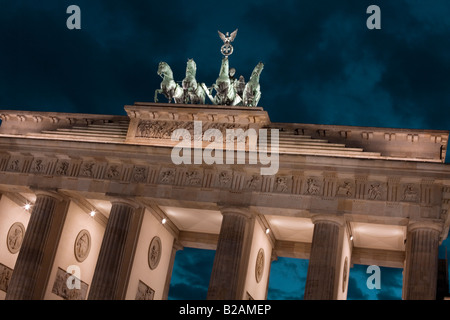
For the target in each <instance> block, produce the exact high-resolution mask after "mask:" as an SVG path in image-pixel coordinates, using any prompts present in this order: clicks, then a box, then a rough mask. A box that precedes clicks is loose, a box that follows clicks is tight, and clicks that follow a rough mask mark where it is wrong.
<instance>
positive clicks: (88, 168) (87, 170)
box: [81, 162, 95, 177]
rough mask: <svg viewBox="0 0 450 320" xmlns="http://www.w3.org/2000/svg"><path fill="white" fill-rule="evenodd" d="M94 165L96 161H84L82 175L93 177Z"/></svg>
mask: <svg viewBox="0 0 450 320" xmlns="http://www.w3.org/2000/svg"><path fill="white" fill-rule="evenodd" d="M94 165H95V163H94V162H88V163H83V167H82V168H81V175H82V176H85V177H92V176H93V175H94V172H93V171H92V170H93V169H94Z"/></svg>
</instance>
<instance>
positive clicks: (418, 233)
mask: <svg viewBox="0 0 450 320" xmlns="http://www.w3.org/2000/svg"><path fill="white" fill-rule="evenodd" d="M440 232H441V231H440V227H439V226H438V225H434V224H426V223H421V222H418V223H413V224H411V225H410V226H409V227H408V237H407V242H406V264H405V270H404V275H403V276H404V277H405V281H404V288H403V290H404V294H403V298H404V299H405V300H435V299H436V287H437V276H438V254H439V235H440Z"/></svg>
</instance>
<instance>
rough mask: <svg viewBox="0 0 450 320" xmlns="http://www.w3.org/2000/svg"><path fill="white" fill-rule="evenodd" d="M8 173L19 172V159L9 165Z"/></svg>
mask: <svg viewBox="0 0 450 320" xmlns="http://www.w3.org/2000/svg"><path fill="white" fill-rule="evenodd" d="M8 170H9V171H15V172H17V171H20V159H14V160H12V161H11V162H10V163H9V166H8Z"/></svg>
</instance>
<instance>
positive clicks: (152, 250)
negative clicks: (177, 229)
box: [148, 236, 162, 270]
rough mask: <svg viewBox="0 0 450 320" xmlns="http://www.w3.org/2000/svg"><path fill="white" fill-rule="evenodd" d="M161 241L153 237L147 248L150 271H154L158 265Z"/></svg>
mask: <svg viewBox="0 0 450 320" xmlns="http://www.w3.org/2000/svg"><path fill="white" fill-rule="evenodd" d="M161 251H162V245H161V239H160V238H159V237H158V236H155V237H153V239H152V241H151V242H150V246H149V248H148V266H149V267H150V269H152V270H154V269H156V267H157V266H158V264H159V260H160V259H161Z"/></svg>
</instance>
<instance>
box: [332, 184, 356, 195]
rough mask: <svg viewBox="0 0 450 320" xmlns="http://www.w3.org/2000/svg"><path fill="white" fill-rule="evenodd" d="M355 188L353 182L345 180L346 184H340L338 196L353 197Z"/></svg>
mask: <svg viewBox="0 0 450 320" xmlns="http://www.w3.org/2000/svg"><path fill="white" fill-rule="evenodd" d="M353 189H354V187H353V184H352V183H351V182H348V181H345V182H344V184H342V185H339V186H338V188H337V191H336V196H340V197H347V198H349V197H352V196H353Z"/></svg>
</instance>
